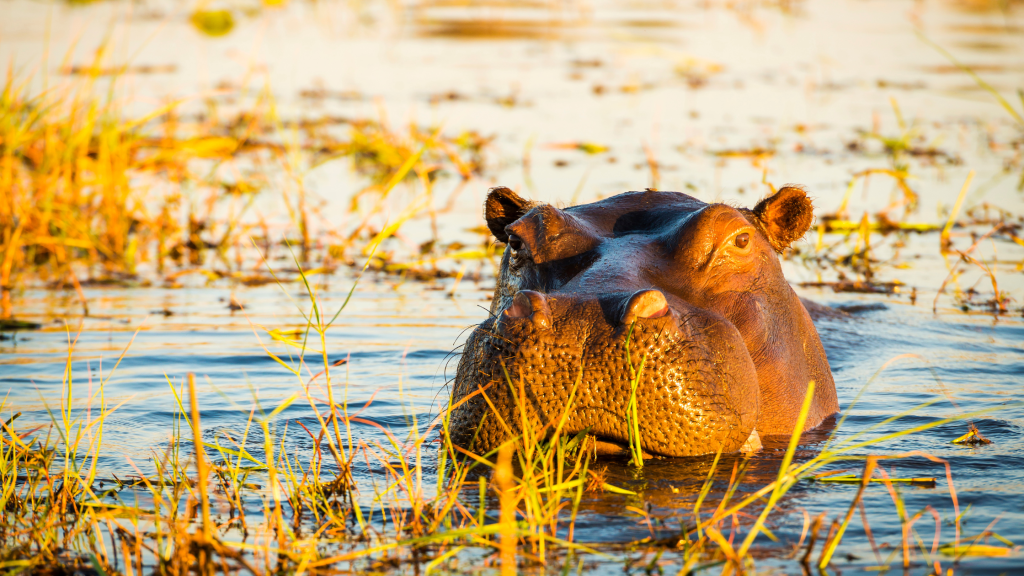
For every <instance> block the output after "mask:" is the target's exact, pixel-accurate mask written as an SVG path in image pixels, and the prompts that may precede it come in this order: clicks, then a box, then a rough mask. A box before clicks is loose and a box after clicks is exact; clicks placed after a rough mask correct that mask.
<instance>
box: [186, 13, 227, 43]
mask: <svg viewBox="0 0 1024 576" xmlns="http://www.w3.org/2000/svg"><path fill="white" fill-rule="evenodd" d="M189 21H190V22H192V26H194V27H195V29H196V30H199V31H200V32H202V33H203V34H205V35H207V36H210V37H213V38H217V37H219V36H226V35H228V34H229V33H230V32H231V31H232V30H234V29H235V17H234V15H233V14H232V13H231V11H230V10H196V11H195V12H193V13H192V16H190V17H189Z"/></svg>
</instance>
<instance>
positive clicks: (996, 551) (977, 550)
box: [939, 544, 1013, 557]
mask: <svg viewBox="0 0 1024 576" xmlns="http://www.w3.org/2000/svg"><path fill="white" fill-rule="evenodd" d="M939 552H941V553H943V554H945V555H946V556H989V557H994V556H1009V555H1010V553H1011V552H1013V549H1012V548H1007V547H1006V546H992V545H989V544H969V545H966V546H964V545H961V546H954V545H952V544H947V545H945V546H943V547H941V548H939Z"/></svg>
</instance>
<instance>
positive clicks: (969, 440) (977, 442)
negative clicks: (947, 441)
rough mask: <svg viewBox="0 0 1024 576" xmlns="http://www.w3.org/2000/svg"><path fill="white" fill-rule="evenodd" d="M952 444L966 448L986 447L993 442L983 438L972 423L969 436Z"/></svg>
mask: <svg viewBox="0 0 1024 576" xmlns="http://www.w3.org/2000/svg"><path fill="white" fill-rule="evenodd" d="M952 443H953V444H963V445H966V446H984V445H985V444H991V443H992V441H991V440H989V439H988V438H985V437H984V436H982V435H981V432H978V427H977V426H975V425H974V423H973V422H972V423H971V424H970V427H969V429H968V430H967V434H964V435H963V436H961V437H959V438H957V439H956V440H952Z"/></svg>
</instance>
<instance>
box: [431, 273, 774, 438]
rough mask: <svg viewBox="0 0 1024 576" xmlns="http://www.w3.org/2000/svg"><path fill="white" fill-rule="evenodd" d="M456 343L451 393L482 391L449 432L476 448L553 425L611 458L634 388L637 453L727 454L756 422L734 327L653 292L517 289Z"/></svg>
mask: <svg viewBox="0 0 1024 576" xmlns="http://www.w3.org/2000/svg"><path fill="white" fill-rule="evenodd" d="M466 349H467V352H466V355H464V357H463V359H462V362H460V366H459V371H458V374H457V376H456V387H457V390H456V396H466V395H469V394H471V393H472V392H473V391H474V390H482V392H480V394H478V396H477V397H474V398H472V399H470V400H469V401H468V402H467V403H466V404H464V405H463V406H461V407H460V409H459V410H457V411H456V412H455V413H454V414H453V420H452V426H451V427H452V429H453V430H456V431H463V432H464V433H463V434H462V435H461V436H460V437H458V438H457V439H456V441H457V442H458V443H460V444H462V445H467V446H472V448H473V449H475V450H477V451H480V452H487V451H490V450H493V449H495V448H497V447H498V446H499V445H501V444H502V443H503V442H505V441H507V440H508V439H509V438H510V437H513V436H518V435H520V434H522V433H523V431H524V429H526V428H529V429H530V430H531V431H532V433H533V434H537V433H538V432H539V433H541V434H550V433H552V432H553V430H554V427H555V426H554V424H555V423H557V422H561V423H562V430H561V432H562V433H564V434H569V435H574V434H578V433H579V432H582V431H587V432H588V434H589V435H590V437H591V438H592V445H593V448H594V450H595V451H596V452H597V453H599V454H618V453H623V452H625V451H626V450H627V446H628V445H629V442H630V433H629V428H628V425H627V420H628V419H627V409H628V407H629V404H630V398H631V397H632V396H633V394H634V393H635V398H636V404H637V411H638V415H639V418H638V425H639V429H640V447H641V448H642V450H643V451H644V452H645V453H647V454H649V455H659V456H693V455H698V454H705V453H707V452H708V451H709V450H708V447H709V446H715V447H717V446H722V447H723V449H724V450H727V451H736V450H739V449H741V448H742V447H743V445H744V443H745V442H746V440H747V439H748V438H749V437H750V436H751V432H752V431H753V430H754V426H755V423H756V419H757V407H758V392H757V375H756V372H755V369H754V365H753V362H752V360H751V358H750V355H749V354H748V353H747V350H746V348H745V346H744V344H743V340H742V339H741V338H740V336H739V334H738V332H737V331H736V329H735V327H733V326H732V325H731V324H730V323H729V322H728V321H727V320H725V319H724V318H721V317H720V316H717V315H715V314H711V313H707V312H705V311H699V310H694V309H692V307H690V306H688V305H686V304H685V303H683V302H674V303H673V304H670V303H669V299H668V298H666V296H665V295H664V294H663V293H662V292H661V291H659V290H654V289H647V290H639V291H637V292H636V293H634V294H606V295H602V296H601V297H600V298H590V299H581V298H578V297H576V296H574V295H561V294H553V295H545V294H542V293H539V292H536V291H520V292H518V293H517V294H516V295H515V297H514V298H513V302H512V305H511V306H510V307H509V308H508V309H506V310H504V311H503V312H502V313H501V314H499V315H498V316H497V317H495V318H491V319H490V320H488V321H486V322H484V323H483V324H481V325H480V327H479V328H478V329H477V330H476V331H475V332H474V334H473V335H472V336H471V337H470V339H469V341H468V342H467V345H466ZM634 382H635V384H636V386H635V392H634Z"/></svg>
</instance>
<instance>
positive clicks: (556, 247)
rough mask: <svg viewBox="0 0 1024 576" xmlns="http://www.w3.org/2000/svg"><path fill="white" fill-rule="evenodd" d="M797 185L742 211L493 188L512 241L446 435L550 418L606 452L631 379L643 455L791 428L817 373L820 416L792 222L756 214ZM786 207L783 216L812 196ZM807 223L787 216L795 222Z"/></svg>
mask: <svg viewBox="0 0 1024 576" xmlns="http://www.w3.org/2000/svg"><path fill="white" fill-rule="evenodd" d="M788 190H794V191H796V192H795V193H790V192H786V191H788ZM783 192H786V193H785V194H783ZM780 194H781V195H782V196H781V197H780ZM790 194H793V196H790ZM794 197H795V198H796V199H797V200H799V199H801V198H802V199H806V196H804V195H803V192H802V191H801V190H799V189H794V188H787V189H784V190H783V191H780V193H779V194H777V195H775V197H772V198H769V199H766V200H765V201H764V202H762V203H761V204H759V205H758V208H755V209H754V210H753V211H747V212H748V213H749V214H745V213H744V212H742V211H740V210H738V209H734V208H731V207H727V206H723V205H708V204H705V203H703V202H700V201H698V200H696V199H693V198H691V197H689V196H687V195H685V194H679V193H670V192H633V193H626V194H621V195H619V196H615V197H613V198H609V199H607V200H604V201H601V202H597V203H594V204H589V205H584V206H578V207H573V208H570V209H566V210H564V211H563V210H558V209H556V208H554V207H552V206H549V205H535V204H532V203H529V202H527V201H525V200H523V199H522V198H519V197H518V196H517V195H515V194H514V193H513V192H512V191H510V190H508V189H507V188H496V189H492V191H491V192H490V194H489V196H488V201H487V204H486V206H485V211H486V215H487V220H488V225H489V226H490V228H491V230H492V232H494V233H495V236H496V237H497V238H498V239H499V240H502V241H504V242H506V243H507V245H508V246H507V248H506V251H505V254H504V255H503V258H502V264H501V269H500V273H499V276H498V284H497V287H496V289H495V297H494V299H493V302H492V307H491V312H492V314H491V317H490V318H488V319H487V320H486V321H484V322H483V323H481V324H480V325H479V326H478V327H476V329H475V330H474V331H473V332H472V333H471V335H470V336H469V338H468V339H467V341H466V344H465V347H464V350H463V354H462V357H461V359H460V362H459V366H458V370H457V374H456V377H455V383H454V386H453V390H452V401H453V404H456V405H457V407H456V408H455V409H454V410H453V411H452V414H451V422H450V430H451V435H452V439H453V440H454V441H455V442H456V443H457V444H459V445H461V446H464V447H467V448H470V449H472V450H474V451H476V452H479V453H485V452H488V451H491V450H494V449H496V448H497V447H498V446H500V445H501V444H502V443H504V442H506V441H508V440H509V439H511V438H513V437H515V436H519V435H521V434H523V433H524V432H528V433H530V434H534V435H538V434H539V435H542V436H544V435H550V434H552V433H553V432H554V430H555V429H556V428H558V429H559V431H560V433H561V434H570V435H572V434H577V433H579V432H582V431H587V432H588V433H589V434H590V435H591V437H592V438H593V440H594V441H595V445H596V446H598V447H600V448H601V449H602V451H605V452H615V451H616V450H619V449H621V448H622V447H624V446H626V445H627V444H628V442H629V438H630V434H629V429H628V426H627V409H628V407H629V403H630V398H631V396H632V395H633V394H634V386H633V384H634V382H635V384H636V386H635V395H636V405H637V415H638V418H637V420H638V426H639V430H640V445H641V447H642V449H643V451H644V452H646V453H648V454H651V455H661V456H694V455H700V454H707V453H714V452H716V451H718V450H722V451H724V452H734V451H737V450H739V449H741V447H743V446H744V444H745V442H747V440H748V439H749V438H751V436H752V433H754V432H755V431H759V432H761V433H778V431H779V430H783V431H784V430H785V427H786V425H788V426H789V427H790V428H789V431H790V432H791V431H792V426H793V422H795V414H793V413H792V404H793V403H794V401H795V402H796V405H797V407H798V406H799V402H800V401H802V400H803V395H804V391H805V390H806V386H807V382H808V381H810V380H816V381H817V382H816V389H824V393H819V395H817V397H816V399H815V403H814V410H813V413H812V414H811V415H810V417H809V418H808V421H809V426H814V425H817V424H818V422H820V421H821V419H823V418H824V417H825V416H827V415H828V414H831V413H833V412H835V411H836V410H837V409H838V404H837V403H836V401H835V391H834V384H833V383H832V379H831V373H830V372H829V370H828V364H827V360H826V359H825V356H824V351H823V350H822V349H821V345H820V341H819V340H818V336H817V333H816V332H815V331H814V327H813V324H811V323H810V319H809V317H808V316H807V313H806V311H805V310H804V309H803V306H802V305H801V304H800V301H799V299H798V298H796V296H795V294H793V292H792V289H791V288H790V287H789V285H788V284H787V283H786V282H785V279H784V278H783V277H782V274H781V269H780V267H779V264H778V258H777V256H776V254H775V250H776V249H778V248H777V246H776V245H777V244H778V243H779V242H786V245H788V241H786V240H785V238H786V237H791V236H793V234H794V233H793V232H792V231H791V230H784V232H788V236H787V235H786V234H778V233H777V232H776V231H773V229H772V225H775V224H778V222H775V221H774V220H771V221H768V222H767V223H766V222H762V221H760V220H758V215H757V214H758V211H760V212H761V213H764V212H766V209H765V208H766V205H765V203H769V205H767V208H775V209H776V212H780V211H782V212H785V211H784V210H782V209H781V208H780V206H779V205H778V204H779V203H785V202H789V203H790V204H793V202H792V201H793V198H794ZM773 198H774V200H773ZM782 208H785V206H783V207H782ZM790 208H791V209H790V210H789V211H788V212H785V214H784V215H785V216H786V217H789V218H790V219H791V220H792V219H793V216H794V214H793V213H792V212H793V209H799V210H804V211H806V209H809V202H806V206H805V205H804V204H800V203H796V204H793V206H790ZM799 210H798V211H799ZM800 215H801V214H797V216H800ZM805 219H806V218H805ZM808 225H809V222H797V223H796V226H797V227H802V230H800V232H799V236H802V235H803V233H804V232H805V231H806V230H807V226H808ZM773 233H775V235H774V236H772V234H773ZM799 236H797V237H799ZM789 241H792V239H790V240H789ZM772 265H774V267H773V266H772ZM745 332H747V333H745ZM815 343H816V345H817V347H816V348H815V346H813V344H815ZM808 344H811V345H810V346H808ZM755 437H756V436H755Z"/></svg>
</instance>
